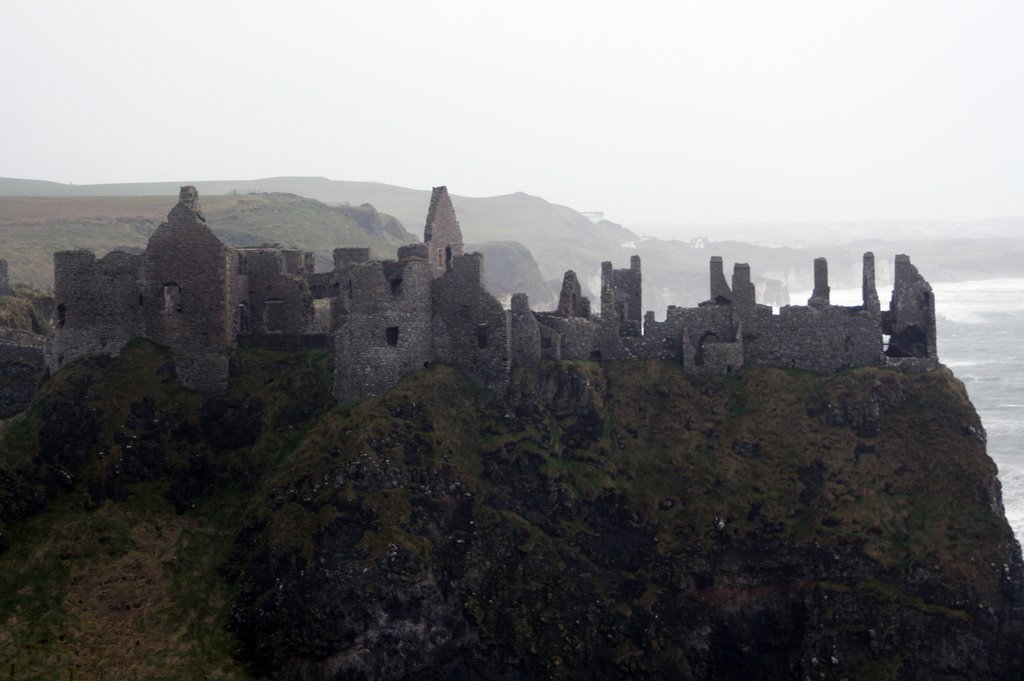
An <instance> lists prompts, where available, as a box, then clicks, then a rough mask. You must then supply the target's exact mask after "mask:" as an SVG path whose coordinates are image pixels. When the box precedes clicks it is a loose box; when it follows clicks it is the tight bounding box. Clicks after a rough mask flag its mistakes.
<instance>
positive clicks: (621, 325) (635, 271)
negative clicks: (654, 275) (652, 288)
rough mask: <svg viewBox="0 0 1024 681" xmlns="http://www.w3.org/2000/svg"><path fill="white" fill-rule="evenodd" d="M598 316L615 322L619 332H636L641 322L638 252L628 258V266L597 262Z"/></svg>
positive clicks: (607, 321)
mask: <svg viewBox="0 0 1024 681" xmlns="http://www.w3.org/2000/svg"><path fill="white" fill-rule="evenodd" d="M601 318H602V319H603V320H605V322H606V323H607V324H612V325H617V326H618V334H619V335H620V336H640V335H641V333H642V325H643V324H642V322H643V286H642V276H641V273H640V256H638V255H634V256H631V257H630V259H629V269H622V270H616V269H612V264H611V263H610V262H603V263H601Z"/></svg>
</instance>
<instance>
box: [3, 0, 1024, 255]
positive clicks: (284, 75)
mask: <svg viewBox="0 0 1024 681" xmlns="http://www.w3.org/2000/svg"><path fill="white" fill-rule="evenodd" d="M0 8H2V16H3V20H2V21H0V61H2V63H3V64H4V68H3V69H2V71H0V92H3V93H4V104H3V106H2V107H0V150H2V153H0V176H5V177H22V178H35V179H46V180H53V181H57V182H74V183H99V182H138V181H161V180H168V181H169V180H181V181H193V182H194V181H200V180H213V179H244V178H258V177H268V176H279V175H307V176H308V175H317V176H325V177H329V178H332V179H341V180H370V181H380V182H386V183H389V184H395V185H401V186H408V187H416V188H427V187H430V186H432V185H437V184H447V185H448V186H449V187H451V189H452V191H453V192H456V193H458V194H460V195H463V196H488V195H496V194H507V193H512V192H516V191H524V192H527V193H530V194H535V195H539V196H543V197H544V198H546V199H548V200H550V201H553V202H556V203H560V204H565V205H568V206H571V207H573V208H576V209H577V210H584V211H603V212H604V214H605V217H607V218H609V219H611V220H614V221H617V222H620V223H623V224H626V225H627V226H630V227H633V228H634V229H635V230H636V231H639V232H640V233H650V234H655V235H657V236H660V237H663V238H669V237H679V238H689V237H690V236H693V235H694V234H700V233H701V231H702V230H703V231H704V232H712V233H717V234H719V235H721V234H726V231H725V229H724V228H721V229H719V231H718V232H715V229H716V228H715V226H716V225H719V226H720V225H732V227H733V228H737V226H738V224H739V223H746V224H747V225H748V226H749V225H750V224H751V223H756V225H764V224H765V223H809V222H812V223H816V225H820V224H822V223H827V224H839V223H845V224H849V223H867V222H872V221H880V220H889V221H895V222H894V223H890V224H891V226H892V227H893V228H894V229H896V230H902V229H906V228H907V225H908V224H909V222H911V221H912V222H915V223H925V227H926V228H927V225H929V224H933V223H937V222H943V221H945V222H956V221H968V220H979V219H986V218H992V217H1000V216H1019V215H1024V191H1022V190H1021V188H1022V187H1024V125H1021V121H1022V120H1024V41H1022V40H1021V39H1020V35H1021V32H1022V29H1024V3H1020V2H1015V1H1010V0H1008V1H1006V2H969V3H968V2H959V1H958V2H933V1H929V2H923V1H922V2H905V3H890V2H858V3H843V4H842V5H840V4H839V3H821V2H815V1H807V2H792V1H783V2H773V3H740V2H714V3H712V2H635V3H622V2H614V3H613V2H594V1H588V2H568V1H565V2H550V1H547V2H540V1H537V2H531V1H526V2H517V3H502V4H499V3H493V2H448V3H414V2H395V1H376V0H375V1H374V2H365V3H352V2H294V3H290V4H288V5H282V4H281V3H273V4H271V3H266V2H251V1H249V2H244V3H243V2H217V3H199V2H191V1H188V0H185V1H180V2H175V3H162V4H154V3H139V2H103V1H99V2H91V3H79V2H38V3H34V2H32V3H30V2H20V1H17V0H0ZM901 221H902V222H901ZM756 229H762V227H756ZM774 229H776V232H775V236H779V237H781V236H784V235H786V234H788V233H787V232H786V231H785V230H784V229H782V228H781V227H779V226H778V224H776V227H775V228H774ZM811 229H812V230H816V229H819V228H818V227H813V226H812V228H811ZM762 231H763V230H762ZM819 231H820V230H819ZM910 231H913V230H910ZM901 236H905V235H901ZM793 238H796V239H800V238H802V237H793Z"/></svg>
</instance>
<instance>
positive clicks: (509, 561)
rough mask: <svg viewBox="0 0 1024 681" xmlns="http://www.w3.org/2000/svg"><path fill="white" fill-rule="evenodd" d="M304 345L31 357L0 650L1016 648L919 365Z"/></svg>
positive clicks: (229, 665) (918, 659)
mask: <svg viewBox="0 0 1024 681" xmlns="http://www.w3.org/2000/svg"><path fill="white" fill-rule="evenodd" d="M331 361H332V358H331V356H330V355H329V354H328V353H327V352H322V351H313V352H306V353H274V352H268V351H249V350H247V351H241V352H240V353H239V354H238V355H237V356H236V357H235V358H234V360H233V362H232V371H231V379H230V383H229V388H228V392H227V394H226V395H223V396H215V397H210V396H203V395H200V394H198V393H195V392H193V391H190V390H186V389H183V388H181V387H180V385H178V384H177V382H176V381H175V380H174V378H173V376H174V365H173V363H172V362H171V360H170V356H169V354H168V353H167V352H166V351H165V350H163V349H161V348H160V347H159V346H155V345H153V344H151V343H148V342H144V341H136V342H134V343H132V344H130V345H129V346H128V347H127V348H126V349H125V350H124V351H123V352H122V353H121V355H120V356H119V357H118V358H114V359H109V358H99V359H85V360H80V361H78V362H76V363H74V364H72V365H71V366H69V367H67V368H65V369H64V370H62V371H61V372H59V373H58V374H56V375H54V376H53V377H52V378H51V379H49V380H48V381H47V382H46V383H44V385H43V386H42V388H41V390H40V393H39V395H38V396H37V398H36V402H35V404H34V406H33V407H32V408H30V409H29V410H28V411H27V412H26V413H25V414H23V415H21V416H19V417H17V418H16V419H12V420H11V421H9V422H8V423H7V424H6V425H5V426H4V429H3V430H2V431H0V543H2V545H3V546H4V552H3V553H2V554H0V613H2V621H3V625H2V627H0V659H3V660H5V661H8V660H9V661H10V664H11V665H12V667H11V669H13V670H15V673H16V676H15V677H16V678H22V677H24V678H32V677H33V674H35V675H39V674H43V675H45V674H46V673H47V672H52V671H53V670H57V671H60V672H61V673H65V670H66V669H68V668H70V667H75V669H76V670H77V671H76V674H75V678H79V679H83V678H102V676H103V674H104V671H105V670H106V671H109V670H112V669H118V670H121V669H128V670H134V671H136V672H137V673H138V674H139V675H140V677H141V676H144V675H146V674H147V673H158V672H159V673H161V674H164V675H167V674H170V675H171V676H174V675H175V674H176V673H177V674H178V675H179V676H188V674H189V673H200V672H202V673H203V674H205V675H210V670H217V673H218V674H219V675H220V677H221V678H253V677H255V678H277V679H336V678H344V679H360V678H395V679H400V678H418V679H421V678H466V679H476V678H488V679H541V678H544V679H547V678H566V679H577V678H590V679H598V678H636V679H641V678H651V679H654V678H679V679H733V678H749V679H805V678H810V679H841V678H848V679H945V678H972V679H1006V678H1019V677H1020V675H1021V672H1022V670H1024V630H1022V617H1024V615H1022V610H1021V605H1022V604H1024V571H1022V561H1021V553H1020V547H1019V545H1018V544H1017V542H1016V541H1015V540H1014V538H1013V534H1012V532H1011V530H1010V527H1009V526H1008V524H1007V522H1006V519H1005V517H1004V513H1003V508H1002V502H1001V495H1000V488H999V483H998V480H997V479H996V469H995V465H994V464H993V463H992V461H991V459H989V457H988V456H987V455H986V453H985V435H984V430H983V428H982V426H981V423H980V421H979V419H978V416H977V414H976V413H975V411H974V409H973V407H972V406H971V404H970V401H969V400H968V398H967V395H966V392H965V391H964V388H963V386H962V385H961V384H960V383H959V381H957V380H956V379H955V377H954V376H953V375H952V374H951V373H950V372H949V371H947V370H945V369H939V370H936V371H931V372H917V373H902V372H900V371H898V370H895V369H891V368H863V369H854V370H847V371H841V372H838V373H836V374H834V375H832V376H827V377H823V376H819V375H814V374H810V373H806V372H800V371H795V370H781V369H772V368H764V367H748V368H746V369H744V370H743V371H742V372H740V373H739V374H737V375H731V376H725V375H711V376H694V375H686V374H684V372H683V368H682V366H681V365H680V364H679V363H677V362H673V361H665V360H642V361H622V362H603V363H597V362H550V363H544V364H542V365H541V367H540V368H539V369H537V370H521V371H517V372H515V373H514V374H513V377H512V381H511V388H510V391H509V395H508V396H507V398H499V397H495V396H494V395H493V394H492V393H490V392H488V391H486V390H483V389H481V388H479V387H477V386H475V385H474V384H473V383H472V382H470V381H469V380H468V379H466V378H465V377H464V376H463V375H462V374H460V373H459V372H457V371H456V370H455V369H453V368H451V367H449V366H447V365H440V364H435V365H432V366H430V367H429V368H427V369H425V370H422V371H419V372H416V373H414V374H412V375H410V376H408V377H406V378H405V379H404V380H403V381H402V382H401V383H400V384H399V385H398V386H397V387H396V388H395V389H393V390H391V391H390V392H388V393H387V394H385V395H382V396H381V397H377V398H372V399H369V400H365V401H363V402H360V403H358V404H355V405H351V406H347V407H339V406H336V405H334V404H333V403H332V400H331V398H330V396H329V382H330V364H331ZM172 669H173V670H175V671H173V672H170V671H169V670H172ZM178 670H180V673H179V672H178ZM23 672H24V673H23Z"/></svg>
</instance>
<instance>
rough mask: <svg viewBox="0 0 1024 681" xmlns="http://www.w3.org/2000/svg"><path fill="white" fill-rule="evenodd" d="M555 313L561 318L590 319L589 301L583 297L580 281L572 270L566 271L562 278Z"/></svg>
mask: <svg viewBox="0 0 1024 681" xmlns="http://www.w3.org/2000/svg"><path fill="white" fill-rule="evenodd" d="M556 313H557V314H559V315H561V316H563V317H590V300H589V299H588V298H584V297H583V294H582V292H581V288H580V280H579V279H578V278H577V277H576V273H575V272H573V271H572V270H566V272H565V276H564V277H562V291H561V293H559V295H558V309H557V310H556Z"/></svg>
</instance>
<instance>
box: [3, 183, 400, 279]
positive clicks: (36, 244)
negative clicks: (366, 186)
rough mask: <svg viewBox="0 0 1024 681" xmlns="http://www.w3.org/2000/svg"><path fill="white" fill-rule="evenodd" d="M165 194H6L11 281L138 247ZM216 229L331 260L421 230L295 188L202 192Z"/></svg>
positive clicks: (379, 249) (161, 210) (169, 200)
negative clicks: (83, 253) (70, 254)
mask: <svg viewBox="0 0 1024 681" xmlns="http://www.w3.org/2000/svg"><path fill="white" fill-rule="evenodd" d="M175 200H176V199H175V198H174V197H167V196H126V197H95V196H88V197H5V198H2V199H0V257H2V258H4V259H6V260H7V261H8V264H9V266H10V273H11V280H12V281H16V282H23V283H26V284H29V285H31V286H34V287H36V288H44V289H45V288H51V287H52V286H53V253H54V252H56V251H62V250H73V249H79V248H84V249H87V250H91V251H94V252H95V253H96V254H97V256H102V255H104V254H106V253H107V252H109V251H112V250H117V249H122V250H128V251H134V252H137V251H139V250H142V249H144V248H145V246H146V242H147V240H148V239H149V236H150V235H151V234H152V233H153V231H154V230H155V229H156V227H157V226H158V225H159V224H160V223H161V222H162V221H163V220H164V218H165V216H166V215H167V212H168V211H169V210H170V209H171V207H172V206H173V205H174V202H175ZM201 201H202V205H203V211H204V213H205V214H206V218H207V223H208V224H209V225H210V228H211V229H212V230H213V231H214V233H215V234H217V236H219V237H220V238H221V239H222V240H223V241H224V242H225V243H227V244H230V245H235V246H256V245H260V244H263V243H267V242H277V243H281V244H283V245H291V244H294V245H298V246H299V247H301V248H304V249H306V250H310V251H314V252H317V253H318V254H320V256H321V261H322V262H326V261H327V260H328V258H329V254H330V253H331V251H333V249H334V248H336V247H338V246H366V247H369V248H371V249H372V250H373V251H374V252H375V253H377V254H379V255H381V256H383V257H389V256H393V255H394V253H395V251H396V250H397V248H398V246H400V245H402V244H406V243H410V242H412V241H417V240H418V239H417V237H416V236H415V235H413V234H410V233H408V232H407V231H406V230H405V228H404V227H403V226H402V225H401V223H399V222H398V221H397V220H395V219H394V218H392V217H391V216H389V215H384V214H381V213H378V212H377V211H376V210H375V209H374V208H372V207H351V206H328V205H327V204H325V203H322V202H320V201H316V200H314V199H306V198H303V197H300V196H296V195H293V194H230V195H220V196H218V195H212V196H202V197H201Z"/></svg>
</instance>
